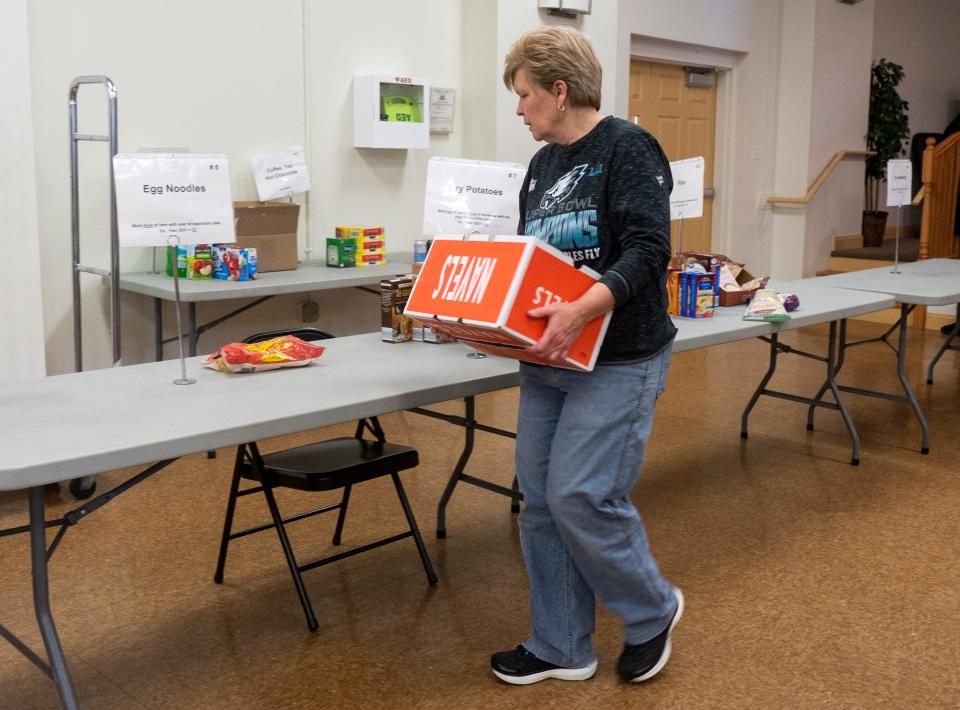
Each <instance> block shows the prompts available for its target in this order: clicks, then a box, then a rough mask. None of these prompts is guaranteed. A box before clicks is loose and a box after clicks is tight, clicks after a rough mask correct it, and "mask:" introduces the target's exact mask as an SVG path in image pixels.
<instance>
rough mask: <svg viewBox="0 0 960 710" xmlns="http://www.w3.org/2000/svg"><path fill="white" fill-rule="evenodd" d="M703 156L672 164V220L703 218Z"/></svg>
mask: <svg viewBox="0 0 960 710" xmlns="http://www.w3.org/2000/svg"><path fill="white" fill-rule="evenodd" d="M703 165H704V163H703V156H699V157H696V158H687V159H686V160H677V161H674V162H672V163H670V172H671V173H673V192H671V193H670V219H693V218H696V217H702V216H703Z"/></svg>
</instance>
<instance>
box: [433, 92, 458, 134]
mask: <svg viewBox="0 0 960 710" xmlns="http://www.w3.org/2000/svg"><path fill="white" fill-rule="evenodd" d="M456 100H457V91H456V89H439V88H436V87H433V86H431V87H430V132H431V133H453V106H454V104H455V103H456Z"/></svg>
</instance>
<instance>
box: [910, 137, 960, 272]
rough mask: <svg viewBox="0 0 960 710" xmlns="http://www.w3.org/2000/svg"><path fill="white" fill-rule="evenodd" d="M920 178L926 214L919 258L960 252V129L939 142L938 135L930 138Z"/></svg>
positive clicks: (922, 224) (923, 219) (952, 255)
mask: <svg viewBox="0 0 960 710" xmlns="http://www.w3.org/2000/svg"><path fill="white" fill-rule="evenodd" d="M920 179H921V181H922V183H923V188H922V190H923V217H922V219H921V222H920V254H919V256H918V258H919V259H936V258H942V257H958V256H960V237H958V236H957V235H955V234H954V233H953V227H954V215H955V214H956V210H957V188H958V185H960V133H954V134H953V135H952V136H950V137H949V138H947V139H945V140H944V141H943V142H941V143H940V144H939V145H936V140H935V139H933V138H927V147H926V148H924V150H923V165H922V167H921V171H920Z"/></svg>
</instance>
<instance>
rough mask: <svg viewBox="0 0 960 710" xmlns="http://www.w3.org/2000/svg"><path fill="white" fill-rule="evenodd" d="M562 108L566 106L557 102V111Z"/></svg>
mask: <svg viewBox="0 0 960 710" xmlns="http://www.w3.org/2000/svg"><path fill="white" fill-rule="evenodd" d="M564 109H566V106H564V105H563V104H557V111H563V110H564Z"/></svg>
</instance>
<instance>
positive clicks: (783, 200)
mask: <svg viewBox="0 0 960 710" xmlns="http://www.w3.org/2000/svg"><path fill="white" fill-rule="evenodd" d="M871 155H876V153H874V151H872V150H838V151H837V152H836V153H834V154H833V158H831V159H830V162H829V163H827V166H826V167H825V168H824V169H823V170H821V171H820V174H819V175H817V179H816V180H814V181H813V183H812V184H811V185H810V187H809V188H807V191H806V193H805V194H804V195H803V197H780V196H778V195H773V196H772V197H768V198H767V202H768V203H770V204H780V205H805V204H807V203H808V202H810V200H811V199H812V198H813V196H814V195H815V194H816V192H817V190H819V189H820V186H821V185H823V183H824V182H825V181H826V179H827V178H828V177H829V176H830V173H832V172H833V169H834V168H836V167H837V165H839V164H840V161H841V160H843V159H844V158H869V157H870V156H871Z"/></svg>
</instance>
